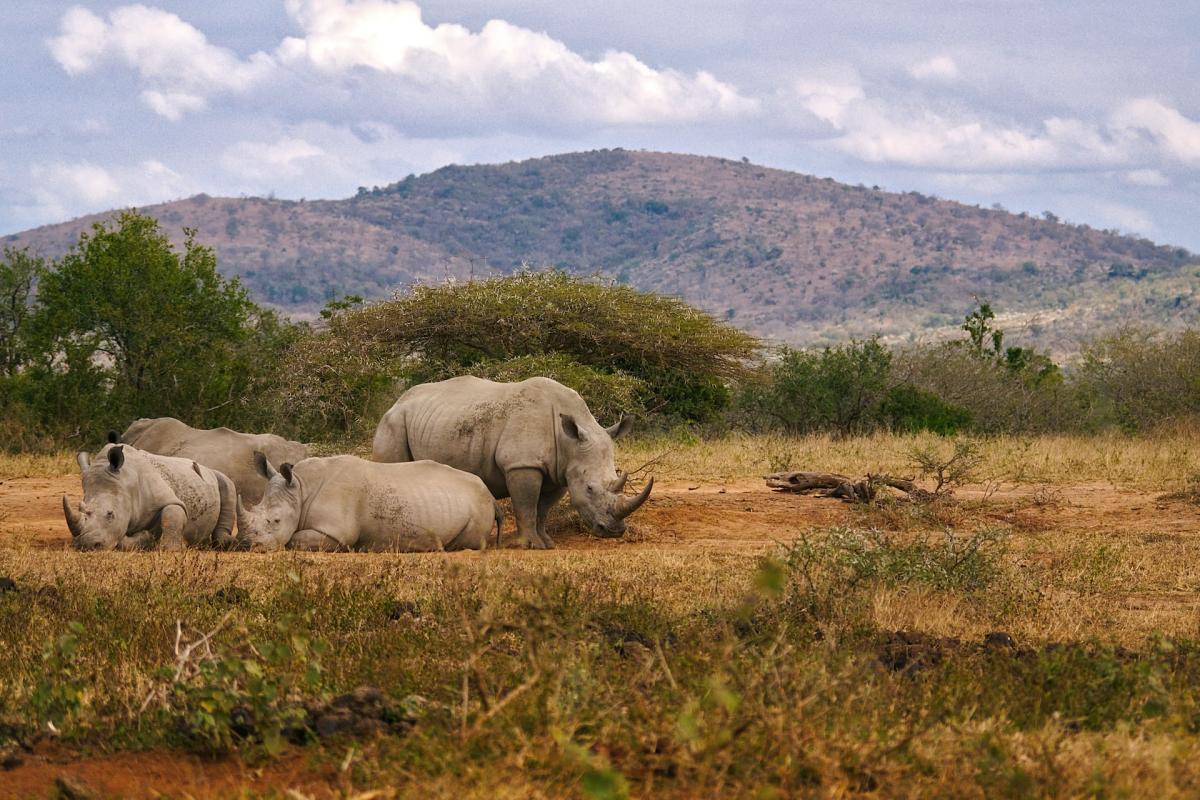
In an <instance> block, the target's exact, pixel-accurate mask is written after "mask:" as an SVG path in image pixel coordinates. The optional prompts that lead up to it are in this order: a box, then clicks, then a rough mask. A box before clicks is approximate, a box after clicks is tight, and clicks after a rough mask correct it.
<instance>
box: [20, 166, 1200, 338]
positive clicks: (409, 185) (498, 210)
mask: <svg viewBox="0 0 1200 800" xmlns="http://www.w3.org/2000/svg"><path fill="white" fill-rule="evenodd" d="M144 211H145V212H147V213H150V214H152V215H155V216H157V217H158V218H159V219H160V220H161V221H162V222H163V223H164V225H165V226H166V227H167V228H168V229H170V230H172V232H173V233H174V232H175V231H177V230H178V229H180V228H182V227H183V226H188V227H194V228H196V229H198V231H199V237H200V239H201V240H202V241H204V242H207V243H210V244H212V245H214V246H215V247H216V248H217V251H218V254H219V259H220V265H221V269H222V271H223V272H225V273H227V274H238V275H240V276H241V277H242V279H243V281H244V282H245V283H246V285H247V286H248V287H249V288H250V289H251V292H252V293H253V295H254V296H255V297H256V298H258V299H259V300H261V301H265V302H267V303H270V304H273V305H276V306H279V307H281V308H283V309H285V310H287V311H289V312H292V313H296V312H302V313H309V314H311V313H313V312H314V311H315V310H316V309H318V308H319V307H320V306H321V305H322V304H323V303H324V302H325V301H326V300H328V299H329V298H331V297H333V296H337V295H342V294H346V293H358V294H363V295H365V296H367V297H380V296H384V295H385V294H386V293H387V292H388V291H390V290H392V289H395V288H397V287H399V286H401V285H403V284H406V283H409V282H412V281H435V280H441V279H444V278H446V277H451V276H454V277H459V278H462V277H466V276H469V275H476V276H484V275H492V274H497V273H507V272H511V271H513V270H515V269H519V268H520V267H521V265H522V264H529V265H531V266H534V267H542V266H558V267H562V268H565V269H568V270H570V271H573V272H582V273H593V272H600V273H603V274H605V275H608V276H611V277H613V278H615V279H616V280H619V281H624V282H628V283H630V284H632V285H634V286H636V287H638V288H643V289H652V290H655V291H659V292H668V293H673V294H678V295H680V296H682V297H683V298H685V299H686V300H688V301H690V302H692V303H694V304H697V305H699V306H701V307H703V308H705V309H708V310H709V311H712V312H713V313H715V314H717V315H719V316H721V317H723V318H725V319H728V320H730V321H732V322H733V323H734V324H736V325H738V326H740V327H742V328H745V329H746V330H749V331H752V332H754V333H758V334H760V335H764V336H767V337H771V338H775V339H780V340H786V341H792V342H796V343H802V344H817V343H822V342H828V341H836V340H843V339H846V338H849V337H851V336H864V335H869V334H871V333H874V332H881V333H884V334H885V335H889V336H894V337H897V338H906V337H912V336H930V335H937V333H938V332H939V331H940V332H944V330H945V329H946V327H947V326H953V325H956V324H957V323H958V322H959V321H960V320H961V318H962V316H963V314H964V313H965V312H966V311H967V310H968V309H969V308H970V307H971V306H972V305H973V303H974V302H975V298H979V299H986V300H989V301H991V302H992V303H993V305H995V306H996V307H997V308H999V309H1000V310H1001V312H1003V314H1004V315H1003V316H1002V318H1001V323H1002V325H1004V326H1006V327H1008V328H1009V329H1010V330H1023V331H1024V333H1025V334H1026V335H1024V336H1022V337H1021V338H1022V339H1024V340H1026V341H1031V342H1033V343H1035V344H1039V345H1042V346H1048V347H1053V348H1054V349H1055V350H1057V351H1059V352H1069V351H1070V350H1072V349H1073V347H1074V344H1075V342H1076V341H1077V340H1078V338H1080V337H1082V336H1084V335H1090V334H1092V333H1094V332H1095V331H1096V329H1097V328H1098V327H1107V326H1112V325H1115V324H1118V323H1130V322H1132V323H1143V324H1150V325H1154V326H1159V327H1161V326H1173V325H1181V324H1190V323H1194V322H1195V321H1196V320H1197V318H1198V317H1200V312H1198V309H1200V296H1198V295H1197V292H1196V288H1195V287H1196V285H1197V284H1196V278H1197V276H1198V275H1200V258H1198V257H1197V256H1195V255H1192V254H1191V253H1188V252H1187V251H1186V250H1183V249H1181V248H1173V247H1165V246H1159V245H1155V244H1154V243H1152V242H1150V241H1147V240H1145V239H1140V238H1134V237H1128V236H1120V235H1118V234H1117V233H1116V232H1115V231H1101V230H1095V229H1093V228H1090V227H1087V226H1082V225H1068V224H1062V223H1060V222H1059V221H1058V220H1057V219H1056V218H1055V217H1054V216H1053V215H1052V214H1046V215H1045V216H1044V218H1034V217H1029V216H1026V215H1016V214H1010V213H1008V212H1006V211H1002V210H992V209H983V208H978V207H973V206H967V205H963V204H960V203H955V202H950V201H944V200H939V199H936V198H932V197H928V196H924V195H921V194H918V193H915V192H909V193H905V194H897V193H892V192H885V191H881V190H878V189H874V188H866V187H862V186H857V187H855V186H847V185H844V184H840V183H837V182H835V181H833V180H831V179H828V178H826V179H820V178H815V177H811V176H807V175H799V174H796V173H792V172H786V171H783V170H776V169H768V168H765V167H759V166H755V165H753V164H749V163H746V162H737V161H729V160H726V159H719V158H707V157H700V156H688V155H675V154H666V153H649V152H635V151H625V150H602V151H596V152H588V153H573V154H567V155H559V156H550V157H547V158H539V159H533V160H530V161H523V162H519V163H509V164H501V165H484V166H469V167H463V166H450V167H445V168H443V169H439V170H437V171H435V172H432V173H429V174H427V175H422V176H419V177H415V176H409V177H408V178H405V179H404V180H402V181H399V182H398V183H394V184H391V185H389V186H385V187H376V188H373V189H366V188H364V189H360V190H359V192H358V194H357V195H356V196H355V197H352V198H349V199H345V200H333V201H329V200H322V201H307V202H306V201H303V200H301V201H286V200H273V199H260V198H242V199H234V198H213V197H208V196H206V195H199V196H196V197H192V198H189V199H187V200H181V201H178V202H173V203H166V204H163V205H159V206H152V207H150V208H147V209H144ZM96 218H97V217H89V218H84V219H81V220H75V221H73V222H69V223H65V224H62V225H54V226H48V227H44V228H38V229H36V230H33V231H28V232H26V233H23V234H18V235H14V236H10V237H8V238H7V239H6V240H5V241H4V243H5V244H9V245H14V244H15V245H17V246H21V245H26V244H29V245H32V246H34V247H35V249H38V250H41V251H42V252H43V253H44V254H46V255H50V256H56V255H58V254H60V253H61V252H63V251H64V250H65V249H66V247H67V246H69V244H70V243H71V242H72V241H74V239H75V238H76V236H77V234H78V231H79V230H81V229H82V228H84V227H85V226H86V225H87V224H89V223H90V222H92V221H93V220H94V219H96Z"/></svg>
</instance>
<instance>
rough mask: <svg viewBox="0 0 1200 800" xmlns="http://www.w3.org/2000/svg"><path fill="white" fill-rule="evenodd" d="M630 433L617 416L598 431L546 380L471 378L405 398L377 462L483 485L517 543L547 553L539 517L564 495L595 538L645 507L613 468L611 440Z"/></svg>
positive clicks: (572, 397) (615, 532) (621, 528)
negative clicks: (420, 464) (434, 468)
mask: <svg viewBox="0 0 1200 800" xmlns="http://www.w3.org/2000/svg"><path fill="white" fill-rule="evenodd" d="M632 428H633V418H632V417H631V416H629V415H626V416H625V417H624V419H622V420H621V421H620V422H619V423H617V424H616V425H614V426H612V427H611V428H607V429H605V428H602V427H601V426H600V423H598V422H596V418H595V417H593V416H592V412H591V411H589V410H588V407H587V404H586V403H584V401H583V398H582V397H580V396H579V394H578V393H577V392H575V391H574V390H573V389H568V388H567V387H566V386H563V385H562V384H561V383H558V382H557V381H553V380H550V379H549V378H529V379H528V380H524V381H521V382H519V383H495V382H493V381H488V380H482V379H480V378H475V377H471V376H463V377H459V378H451V379H450V380H446V381H441V382H439V383H425V384H421V385H420V386H414V387H413V388H411V389H409V390H408V391H407V392H405V393H404V394H403V395H401V396H400V399H399V400H397V401H396V404H395V405H393V406H392V407H391V409H389V410H388V412H387V413H386V414H384V415H383V419H382V420H380V422H379V426H378V427H377V428H376V429H375V444H374V448H373V454H374V458H375V460H376V461H415V460H418V459H430V460H432V461H439V462H441V463H443V464H449V465H450V466H452V467H455V468H457V469H461V470H463V471H465V472H471V473H474V474H475V475H478V476H479V477H480V478H482V479H483V482H484V483H485V484H486V485H487V487H488V489H489V490H490V491H491V493H492V495H493V496H495V497H511V498H512V501H513V513H514V515H515V516H516V518H517V541H516V544H518V545H522V546H525V547H533V548H539V549H540V548H548V547H553V546H554V543H553V542H552V541H551V540H550V537H549V535H547V533H546V516H547V515H548V514H549V512H550V508H551V507H552V506H553V505H554V504H555V503H557V502H558V500H559V499H560V498H561V497H562V496H563V493H564V492H566V491H568V490H569V491H570V492H571V504H572V505H573V506H575V509H576V510H577V511H578V512H579V514H580V516H581V517H583V519H584V522H586V523H587V524H588V525H589V526H590V527H591V528H592V530H593V531H594V532H595V533H596V534H597V535H599V536H605V537H615V536H620V535H621V534H623V533H624V532H625V521H624V520H625V517H627V516H629V515H630V514H632V513H633V512H634V511H636V510H637V509H638V507H639V506H641V504H642V503H644V502H645V501H646V498H647V497H649V496H650V489H651V487H653V486H654V479H653V478H651V479H650V480H649V481H647V483H646V487H645V488H644V489H643V490H642V492H641V494H639V495H637V496H636V497H630V498H626V497H624V496H622V494H621V492H622V490H623V489H624V488H625V476H622V475H618V474H617V471H616V468H615V466H614V462H613V439H616V438H618V437H620V436H623V435H625V434H626V433H628V432H629V431H630V430H631V429H632Z"/></svg>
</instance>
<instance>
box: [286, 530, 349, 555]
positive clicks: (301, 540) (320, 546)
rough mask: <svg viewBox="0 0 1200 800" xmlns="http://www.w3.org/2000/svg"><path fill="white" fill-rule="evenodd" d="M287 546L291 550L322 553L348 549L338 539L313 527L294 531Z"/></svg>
mask: <svg viewBox="0 0 1200 800" xmlns="http://www.w3.org/2000/svg"><path fill="white" fill-rule="evenodd" d="M287 547H288V549H289V550H313V551H317V552H322V553H332V552H336V551H338V550H345V549H346V548H345V547H343V546H342V543H341V542H339V541H338V540H337V539H335V538H333V537H332V536H326V535H325V534H323V533H321V532H320V531H317V530H313V529H312V528H305V529H304V530H302V531H296V532H295V533H293V534H292V538H291V539H288V543H287Z"/></svg>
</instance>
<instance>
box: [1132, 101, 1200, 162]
mask: <svg viewBox="0 0 1200 800" xmlns="http://www.w3.org/2000/svg"><path fill="white" fill-rule="evenodd" d="M1113 124H1114V125H1116V126H1118V127H1124V128H1131V129H1135V130H1141V131H1145V132H1146V133H1148V134H1149V135H1150V136H1151V137H1152V138H1153V139H1154V140H1155V141H1157V142H1158V143H1159V145H1160V146H1161V147H1162V148H1163V149H1164V150H1165V151H1166V152H1167V153H1168V154H1169V155H1171V156H1172V157H1174V158H1176V159H1178V160H1180V161H1182V162H1184V163H1186V164H1200V122H1196V121H1195V120H1191V119H1188V118H1187V117H1185V116H1184V115H1183V114H1181V113H1179V111H1177V110H1176V109H1174V108H1171V107H1170V106H1168V105H1166V104H1164V103H1162V102H1160V101H1158V100H1154V99H1152V98H1148V97H1142V98H1138V99H1136V100H1130V101H1129V102H1128V103H1125V104H1124V105H1122V106H1121V107H1120V108H1119V109H1117V111H1116V113H1114V114H1113Z"/></svg>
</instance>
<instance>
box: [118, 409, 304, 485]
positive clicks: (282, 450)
mask: <svg viewBox="0 0 1200 800" xmlns="http://www.w3.org/2000/svg"><path fill="white" fill-rule="evenodd" d="M111 438H112V437H111V436H110V439H111ZM120 441H122V442H124V443H125V444H131V445H133V446H134V447H136V448H138V449H139V450H144V451H146V452H148V453H157V454H158V455H162V456H177V457H179V458H190V459H191V460H193V461H195V462H196V463H198V464H200V465H201V466H204V467H208V468H209V469H215V470H216V471H217V472H221V473H224V474H225V475H227V476H229V479H230V480H231V481H233V485H234V486H236V487H237V490H238V494H240V495H241V496H242V497H244V498H245V499H246V500H247V502H251V503H257V502H258V501H259V500H261V499H262V495H263V490H264V489H266V488H267V482H266V481H265V480H263V478H262V476H261V475H259V474H258V471H257V470H256V469H255V468H254V451H255V450H259V451H261V452H263V453H266V454H267V458H269V459H271V460H272V461H273V462H275V463H276V464H282V463H284V462H290V463H293V464H294V463H296V462H297V461H302V460H303V459H306V458H308V448H307V447H305V446H304V445H302V444H300V443H299V442H290V441H288V440H287V439H284V438H283V437H280V436H276V435H275V434H273V433H238V432H237V431H231V430H230V429H229V428H213V429H212V430H204V429H200V428H193V427H191V426H190V425H186V424H184V423H182V422H180V421H179V420H177V419H174V418H172V417H158V418H157V419H139V420H137V421H135V422H134V423H133V424H132V425H130V426H129V427H128V428H126V429H125V432H124V433H123V434H121V438H120Z"/></svg>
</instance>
